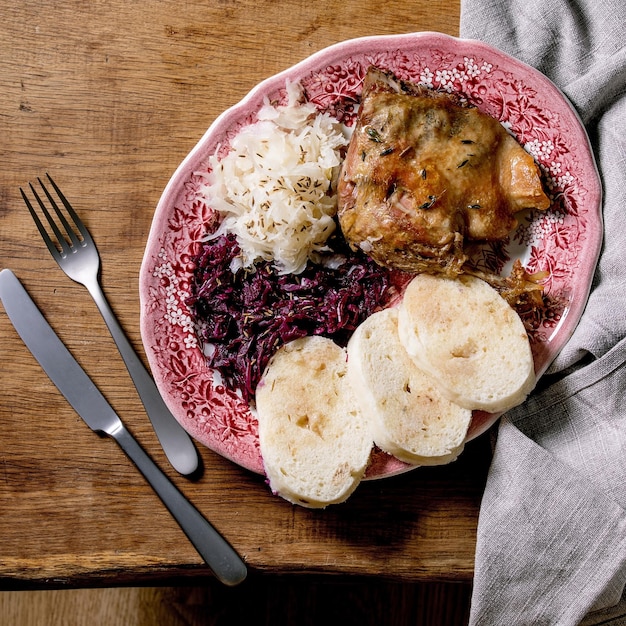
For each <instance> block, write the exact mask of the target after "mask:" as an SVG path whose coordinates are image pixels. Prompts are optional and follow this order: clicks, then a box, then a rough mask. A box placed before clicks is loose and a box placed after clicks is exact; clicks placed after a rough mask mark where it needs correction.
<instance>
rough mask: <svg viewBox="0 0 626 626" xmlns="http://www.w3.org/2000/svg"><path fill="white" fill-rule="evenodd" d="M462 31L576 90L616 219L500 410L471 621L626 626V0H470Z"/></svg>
mask: <svg viewBox="0 0 626 626" xmlns="http://www.w3.org/2000/svg"><path fill="white" fill-rule="evenodd" d="M461 36H462V37H463V38H468V39H479V40H481V41H484V42H485V43H488V44H491V45H493V46H495V47H497V48H499V49H500V50H502V51H504V52H506V53H508V54H510V55H511V56H514V57H516V58H518V59H520V60H522V61H525V62H526V63H528V64H529V65H532V66H533V67H535V68H537V69H538V70H540V71H541V72H543V73H544V74H546V75H547V76H548V77H549V78H550V79H552V81H553V82H554V83H555V84H556V85H557V86H558V87H559V88H560V89H561V90H562V91H563V92H564V94H565V95H566V96H567V98H568V99H569V100H570V102H571V103H572V104H573V106H574V108H575V109H576V110H577V111H578V114H579V115H580V117H581V120H582V122H583V124H584V125H585V127H586V129H587V132H588V133H589V137H590V140H591V144H592V147H593V149H594V153H595V156H596V160H597V163H598V169H599V172H600V177H601V180H602V185H603V190H604V200H603V217H604V228H605V233H604V244H603V249H602V253H601V257H600V260H599V264H598V267H597V271H596V273H595V277H594V282H593V286H592V291H591V295H590V298H589V302H588V304H587V307H586V309H585V312H584V314H583V317H582V319H581V321H580V323H579V325H578V327H577V329H576V331H575V332H574V334H573V336H572V337H571V339H570V341H569V342H568V343H567V345H566V346H565V347H564V349H563V350H562V351H561V353H560V355H558V357H557V358H556V360H555V361H554V362H553V364H552V365H551V367H550V368H549V370H548V372H547V373H546V375H545V377H544V378H542V380H541V381H540V385H539V386H538V389H537V390H536V391H535V392H534V393H533V394H532V395H531V397H530V399H529V400H528V401H527V402H525V403H524V404H523V405H522V406H520V407H518V408H516V409H515V410H513V411H511V412H509V413H508V414H507V415H505V416H504V417H503V418H502V419H501V421H500V424H499V427H498V430H497V439H496V443H495V450H494V457H493V462H492V465H491V468H490V472H489V477H488V480H487V486H486V490H485V494H484V498H483V502H482V505H481V510H480V518H479V524H478V540H477V548H476V564H475V576H474V590H473V596H472V608H471V615H470V624H472V625H483V626H499V625H502V626H517V625H529V626H530V625H532V626H538V625H552V624H556V625H559V626H567V625H569V624H572V625H574V624H585V625H590V624H599V623H602V624H618V623H619V624H626V618H625V617H624V615H626V608H625V607H626V604H625V602H624V600H622V602H621V604H620V605H618V607H617V608H614V609H611V608H610V607H614V606H615V605H616V604H617V603H619V602H620V598H622V595H623V592H624V585H625V583H626V365H625V364H626V47H625V44H626V2H624V0H550V1H548V2H546V0H462V3H461ZM616 614H617V615H618V617H615V615H616ZM620 614H621V615H622V617H619V615H620Z"/></svg>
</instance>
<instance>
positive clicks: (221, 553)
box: [109, 422, 247, 586]
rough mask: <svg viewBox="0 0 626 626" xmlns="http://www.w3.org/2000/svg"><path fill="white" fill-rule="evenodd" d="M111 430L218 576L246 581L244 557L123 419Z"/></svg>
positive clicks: (224, 580)
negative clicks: (158, 465)
mask: <svg viewBox="0 0 626 626" xmlns="http://www.w3.org/2000/svg"><path fill="white" fill-rule="evenodd" d="M109 434H110V435H111V437H113V438H114V439H115V441H117V443H118V444H119V446H120V448H122V450H123V451H124V452H125V453H126V455H127V456H128V458H129V459H130V460H131V461H132V462H133V463H134V464H135V465H136V466H137V468H138V469H139V471H140V472H141V473H142V474H143V476H144V478H145V479H146V480H147V481H148V483H150V486H151V487H152V488H153V489H154V491H155V492H156V494H157V495H158V496H159V498H161V501H162V502H163V504H164V505H165V506H166V507H167V509H168V511H169V512H170V513H171V514H172V517H173V518H174V519H175V520H176V521H177V522H178V524H179V526H180V527H181V528H182V530H183V532H184V533H185V535H187V537H188V539H189V541H191V543H192V544H193V546H194V547H195V549H196V550H197V551H198V552H199V554H200V555H201V556H202V558H203V559H204V560H205V561H206V563H207V565H208V566H209V567H210V568H211V570H212V571H213V573H214V574H215V576H216V577H217V578H218V580H220V581H221V582H222V583H224V584H225V585H229V586H234V585H237V584H239V583H240V582H242V581H243V580H244V579H245V578H246V575H247V568H246V565H245V563H244V562H243V560H242V559H241V557H240V556H239V555H238V554H237V552H235V550H234V549H233V548H232V546H231V545H230V544H229V543H228V542H227V541H226V539H224V537H222V535H220V534H219V533H218V532H217V530H215V528H214V527H213V526H212V525H211V524H210V523H209V522H208V521H207V520H206V519H205V518H204V517H203V516H202V514H201V513H200V511H198V509H196V508H195V507H194V506H193V504H191V502H189V500H187V498H185V496H184V495H183V494H182V493H181V492H180V491H179V490H178V489H177V488H176V487H175V486H174V484H173V483H172V482H171V481H170V479H169V478H168V477H167V476H166V475H165V474H164V473H163V472H162V471H161V470H160V469H159V468H158V467H157V466H156V465H155V463H154V462H153V461H152V459H151V458H150V457H149V456H148V455H147V454H146V453H145V452H144V450H143V448H142V447H141V446H140V445H139V443H138V442H137V440H136V439H135V438H134V437H133V436H132V435H131V434H130V432H128V430H127V429H126V428H125V427H124V425H122V424H121V422H120V425H119V427H118V428H117V429H115V431H114V432H112V433H109Z"/></svg>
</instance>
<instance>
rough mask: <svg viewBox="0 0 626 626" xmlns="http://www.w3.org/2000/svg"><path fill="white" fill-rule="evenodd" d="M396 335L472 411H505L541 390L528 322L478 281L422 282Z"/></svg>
mask: <svg viewBox="0 0 626 626" xmlns="http://www.w3.org/2000/svg"><path fill="white" fill-rule="evenodd" d="M398 332H399V335H400V340H401V341H402V343H403V345H404V346H405V348H406V350H407V352H408V353H409V354H410V356H411V358H413V359H414V360H415V363H416V364H417V365H418V366H419V367H421V368H423V369H424V370H425V371H427V372H428V373H429V374H430V375H431V376H433V377H434V378H435V380H436V381H437V384H438V385H439V386H440V388H441V390H442V392H443V393H444V394H445V395H446V396H447V397H448V398H449V399H450V400H451V401H453V402H456V403H458V404H460V405H461V406H464V407H466V408H468V409H480V410H483V411H487V412H490V413H500V412H503V411H507V410H508V409H510V408H512V407H514V406H517V405H518V404H520V403H521V402H523V401H524V399H525V398H526V396H527V395H528V393H530V391H531V390H532V389H533V388H534V386H535V380H536V379H535V370H534V362H533V356H532V352H531V348H530V342H529V340H528V335H527V334H526V329H525V328H524V324H523V323H522V320H521V319H520V317H519V316H518V314H517V313H516V312H515V311H514V310H513V309H512V308H511V307H510V306H509V304H508V303H507V302H506V301H505V300H504V299H503V298H502V297H501V296H500V295H499V294H498V292H497V291H496V290H495V289H493V287H491V286H490V285H488V284H487V283H486V282H484V281H482V280H480V279H478V278H476V277H473V276H460V277H459V278H456V279H450V278H444V277H441V276H431V275H428V274H420V275H418V276H416V277H415V278H414V279H413V280H412V281H411V282H410V283H409V285H408V286H407V289H406V291H405V293H404V296H403V299H402V302H401V304H400V306H399V313H398Z"/></svg>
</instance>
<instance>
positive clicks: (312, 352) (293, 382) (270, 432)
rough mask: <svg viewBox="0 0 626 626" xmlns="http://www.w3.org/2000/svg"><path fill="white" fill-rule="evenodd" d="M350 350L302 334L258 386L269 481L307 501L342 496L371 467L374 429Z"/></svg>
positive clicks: (315, 504) (323, 502)
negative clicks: (357, 391) (360, 397)
mask: <svg viewBox="0 0 626 626" xmlns="http://www.w3.org/2000/svg"><path fill="white" fill-rule="evenodd" d="M346 373H347V363H346V351H345V350H344V349H343V348H341V347H339V346H338V345H337V344H335V343H334V342H333V341H332V340H330V339H327V338H324V337H317V336H314V337H304V338H302V339H296V340H295V341H292V342H290V343H288V344H286V345H284V346H282V347H281V348H279V349H278V350H277V352H276V354H275V355H274V356H273V357H272V359H271V360H270V362H269V363H268V366H267V368H266V370H265V372H264V375H263V377H262V379H261V381H260V383H259V385H258V387H257V390H256V410H257V416H258V422H259V442H260V448H261V455H262V457H263V463H264V467H265V472H266V475H267V478H268V480H269V484H270V488H271V489H272V491H274V492H275V493H276V494H278V495H279V496H281V497H283V498H285V499H286V500H288V501H290V502H292V503H294V504H299V505H301V506H305V507H309V508H324V507H326V506H327V505H329V504H337V503H339V502H343V501H344V500H346V499H347V498H348V496H350V495H351V494H352V492H353V491H354V490H355V489H356V487H357V486H358V484H359V482H360V481H361V479H362V478H363V475H364V474H365V470H366V468H367V465H368V461H369V457H370V453H371V450H372V448H373V442H372V435H371V432H370V428H369V424H368V423H367V422H366V421H365V420H364V418H363V415H362V414H361V411H360V409H359V405H358V403H357V400H356V398H355V395H354V392H353V390H352V387H351V385H350V384H349V382H348V379H347V376H346Z"/></svg>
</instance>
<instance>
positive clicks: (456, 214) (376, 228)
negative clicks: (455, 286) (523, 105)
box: [338, 67, 550, 276]
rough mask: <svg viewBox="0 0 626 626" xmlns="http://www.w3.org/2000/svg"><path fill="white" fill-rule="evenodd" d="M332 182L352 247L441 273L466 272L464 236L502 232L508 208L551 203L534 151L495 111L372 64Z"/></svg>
mask: <svg viewBox="0 0 626 626" xmlns="http://www.w3.org/2000/svg"><path fill="white" fill-rule="evenodd" d="M338 192H339V206H338V217H339V223H340V225H341V229H342V231H343V234H344V236H345V238H346V240H347V241H348V243H349V244H350V245H351V247H352V248H353V249H356V248H361V249H362V250H363V251H364V252H366V253H367V254H368V255H370V256H371V257H372V258H373V259H374V260H375V261H376V262H377V263H379V264H380V265H383V266H386V267H390V268H395V269H400V270H403V271H407V272H411V273H418V272H429V273H440V274H444V275H447V276H456V275H458V274H460V273H465V272H467V269H468V268H467V267H466V261H467V254H466V244H469V243H470V242H472V243H475V242H488V241H495V240H500V239H503V238H505V237H506V236H507V235H508V234H509V233H510V231H511V230H512V229H513V228H514V227H515V225H516V224H517V220H516V219H515V214H516V213H518V212H519V211H521V210H523V209H528V208H536V209H546V208H548V206H549V205H550V200H549V198H548V197H547V196H546V194H545V193H544V191H543V188H542V184H541V180H540V177H539V169H538V167H537V165H536V164H535V162H534V160H533V158H532V156H531V155H529V154H528V153H527V152H526V151H525V150H524V149H523V148H522V147H521V146H520V145H519V143H518V142H517V141H516V140H515V139H514V138H513V137H512V136H511V135H509V133H507V131H506V130H505V129H504V127H503V126H502V125H501V124H500V123H499V122H498V120H496V119H495V118H493V117H491V116H489V115H487V114H485V113H482V112H481V111H480V110H479V109H478V108H476V107H473V106H470V105H467V104H463V103H462V102H461V101H460V99H459V97H458V96H455V95H453V94H448V93H442V92H437V91H434V90H431V89H428V88H426V87H423V86H419V85H413V84H411V83H408V82H405V81H401V80H398V79H397V78H396V77H395V76H393V74H391V73H387V72H384V71H382V70H380V69H377V68H373V67H372V68H370V70H369V71H368V73H367V76H366V79H365V82H364V87H363V93H362V99H361V107H360V109H359V113H358V118H357V122H356V125H355V129H354V133H353V136H352V139H351V142H350V145H349V147H348V152H347V155H346V158H345V161H344V164H343V167H342V171H341V173H340V177H339V183H338Z"/></svg>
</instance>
